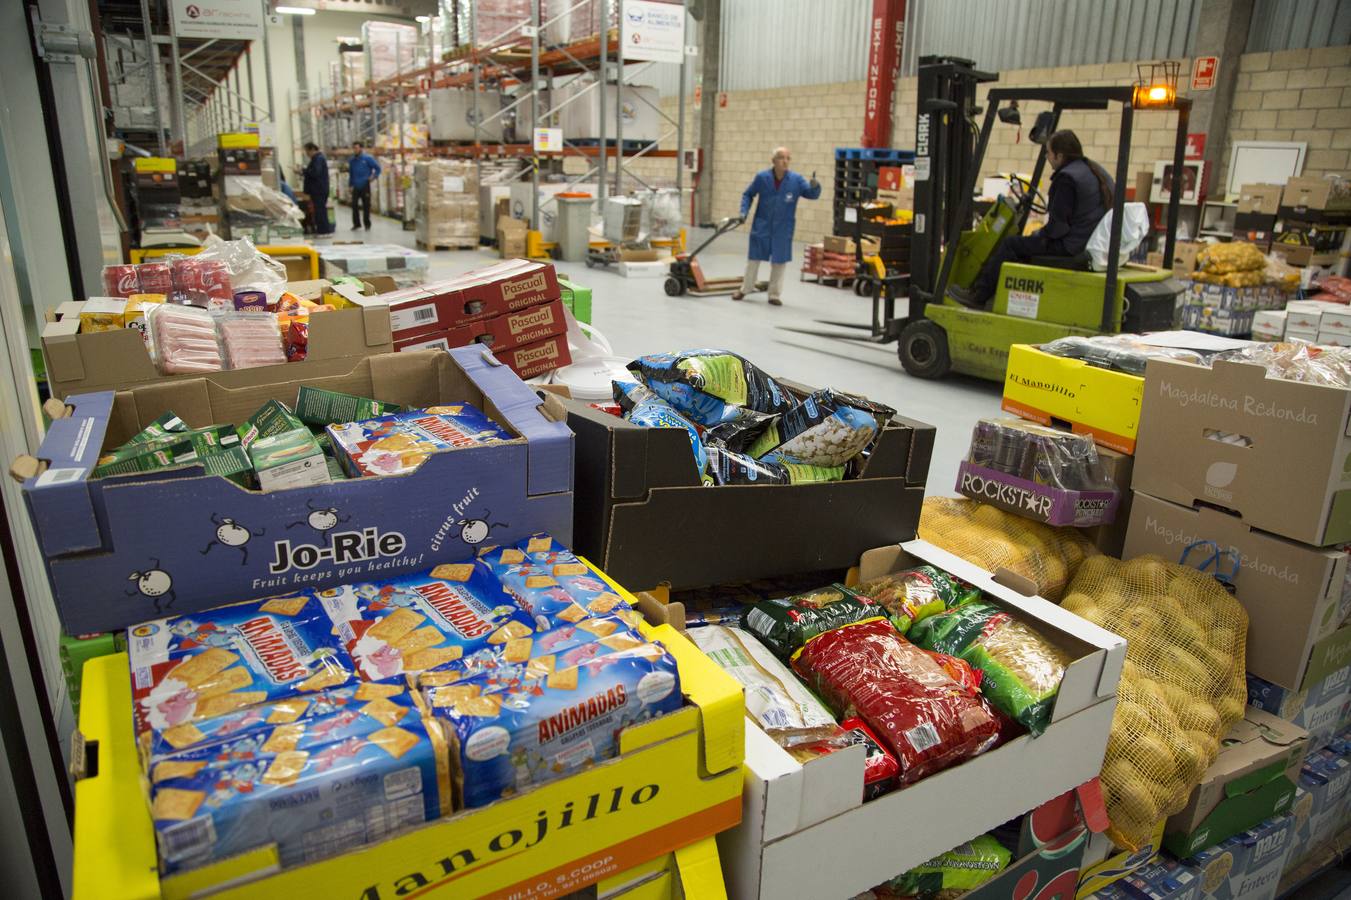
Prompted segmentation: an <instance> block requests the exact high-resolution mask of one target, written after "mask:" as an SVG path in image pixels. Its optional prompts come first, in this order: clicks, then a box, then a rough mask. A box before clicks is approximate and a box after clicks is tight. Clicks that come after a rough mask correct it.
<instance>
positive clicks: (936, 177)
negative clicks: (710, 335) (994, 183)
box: [784, 56, 1191, 381]
mask: <svg viewBox="0 0 1351 900" xmlns="http://www.w3.org/2000/svg"><path fill="white" fill-rule="evenodd" d="M1146 68H1148V70H1149V71H1148V74H1146V73H1145V69H1146ZM1177 70H1178V67H1177V63H1167V62H1164V63H1153V64H1147V66H1142V67H1141V73H1140V74H1141V77H1140V79H1139V81H1138V82H1137V83H1136V84H1134V85H1121V86H1117V85H1104V86H1098V87H1051V88H1024V87H1011V88H994V87H992V88H990V90H989V93H988V95H987V102H988V104H989V105H988V108H987V109H986V110H985V119H984V122H983V123H982V124H981V125H980V126H979V127H978V126H977V124H976V117H977V116H978V115H979V114H980V112H981V110H980V109H979V108H978V107H977V106H976V89H977V85H980V84H983V83H987V82H994V81H998V78H999V77H998V75H996V74H994V73H990V72H982V71H979V70H977V69H976V68H975V64H974V63H973V62H972V61H971V60H968V59H961V58H958V57H946V56H925V57H921V58H920V66H919V73H918V74H919V97H920V101H919V114H918V116H917V117H916V122H915V217H914V226H913V232H912V236H911V245H910V271H909V272H907V273H901V274H888V275H885V276H879V275H875V274H872V273H862V274H863V275H864V277H866V278H867V282H868V283H867V287H868V290H869V293H870V295H871V297H872V307H873V309H872V321H871V322H870V323H868V324H858V323H850V322H828V321H821V323H820V324H823V325H831V326H835V327H837V328H849V329H854V330H855V331H854V333H850V332H839V331H822V330H816V329H807V328H785V329H784V330H786V331H795V332H799V333H802V334H811V335H817V336H822V337H831V338H838V339H841V340H848V341H858V342H864V343H873V344H887V343H890V342H892V341H896V342H897V355H898V356H899V357H900V360H901V364H902V366H904V368H905V370H906V372H908V373H909V374H911V375H914V376H916V377H920V378H942V377H943V376H945V375H947V374H948V373H949V372H952V371H956V372H962V373H966V374H969V375H975V376H977V377H981V378H987V379H991V380H995V381H1003V379H1004V372H1005V369H1006V367H1007V363H1008V351H1009V347H1010V346H1011V345H1013V344H1042V343H1046V342H1049V341H1052V340H1054V339H1056V338H1060V337H1065V336H1068V335H1094V334H1104V333H1105V334H1115V333H1120V332H1139V331H1153V330H1161V329H1167V328H1169V327H1171V325H1172V314H1173V307H1174V303H1175V301H1176V297H1177V295H1178V294H1179V293H1180V292H1181V291H1182V290H1183V285H1182V284H1181V283H1180V282H1178V281H1176V280H1174V279H1173V278H1172V277H1171V276H1172V266H1173V250H1174V242H1175V239H1176V238H1175V234H1176V229H1177V218H1178V202H1179V198H1180V197H1181V195H1182V169H1183V157H1184V153H1185V149H1186V140H1187V122H1188V114H1189V112H1190V110H1191V101H1190V100H1187V99H1185V98H1182V97H1178V96H1177ZM1018 102H1037V103H1049V104H1051V110H1050V113H1049V114H1046V113H1043V114H1042V115H1043V116H1047V118H1046V120H1045V121H1044V122H1042V123H1039V124H1040V125H1041V126H1042V127H1041V128H1040V129H1038V130H1040V131H1042V132H1043V133H1044V134H1046V135H1050V134H1051V133H1053V132H1054V131H1055V130H1056V129H1057V128H1058V127H1059V122H1060V115H1061V113H1062V112H1063V111H1065V110H1106V109H1108V108H1109V106H1111V105H1112V104H1114V103H1119V104H1121V132H1120V139H1119V144H1118V150H1117V160H1116V173H1115V180H1116V187H1117V189H1116V191H1115V195H1114V198H1113V204H1112V222H1111V228H1110V232H1109V235H1110V236H1109V242H1108V264H1107V269H1106V271H1105V272H1094V271H1091V270H1090V269H1089V266H1088V258H1087V254H1081V255H1080V256H1078V257H1042V258H1038V259H1035V260H1033V261H1031V262H1030V263H1005V264H1004V266H1003V267H1002V268H1001V270H1000V279H999V288H998V291H997V293H996V294H995V298H994V304H993V308H992V309H989V310H977V309H969V308H967V307H964V306H960V305H959V304H957V303H956V301H954V300H952V299H951V298H949V297H948V296H947V286H948V285H949V284H956V285H961V286H963V287H966V286H969V285H970V284H971V282H972V281H973V280H974V279H975V277H976V275H977V274H978V273H979V271H980V268H981V266H982V265H983V264H984V262H985V260H986V259H987V258H988V257H989V254H990V253H991V252H993V250H994V249H995V247H997V246H998V244H999V242H1000V241H1001V240H1003V238H1004V237H1006V236H1008V235H1012V234H1022V233H1023V230H1024V228H1025V227H1026V225H1027V220H1028V216H1029V215H1030V214H1031V213H1032V212H1033V211H1034V210H1040V211H1044V210H1045V204H1044V201H1042V200H1041V196H1040V194H1039V193H1038V191H1037V190H1036V186H1037V185H1038V184H1039V183H1040V181H1041V176H1042V173H1043V172H1044V171H1045V167H1046V153H1047V151H1046V146H1045V144H1044V143H1043V144H1042V145H1041V148H1040V150H1039V152H1038V154H1037V162H1036V166H1035V167H1034V169H1033V171H1032V177H1031V179H1030V184H1031V187H1030V188H1029V187H1026V186H1024V185H1022V184H1021V183H1019V182H1018V181H1017V180H1015V181H1014V182H1012V183H1011V187H1010V193H1011V194H1012V195H1013V196H1012V197H1000V198H999V200H998V202H996V203H995V204H994V205H993V206H992V207H991V208H990V210H989V211H988V212H987V213H986V214H985V216H983V217H982V218H981V220H980V221H979V223H976V224H974V226H973V224H972V213H971V209H972V199H973V197H974V195H975V192H976V180H977V178H978V176H979V174H980V167H981V162H982V160H983V159H984V157H985V150H986V148H987V146H988V145H989V140H990V133H991V131H992V130H993V127H994V123H995V119H996V117H997V118H998V119H999V120H1000V121H1002V122H1005V123H1007V124H1020V119H1019V115H1018V113H1017V104H1018ZM1005 104H1007V105H1006V106H1005ZM1001 107H1002V108H1001ZM1137 109H1138V110H1150V109H1161V110H1176V111H1177V114H1178V116H1177V136H1176V140H1175V143H1174V148H1173V167H1172V169H1173V185H1172V189H1171V192H1170V197H1169V203H1168V220H1167V221H1168V227H1167V233H1166V236H1165V246H1164V259H1163V268H1162V269H1155V268H1152V267H1148V266H1136V265H1133V264H1128V265H1127V266H1122V265H1120V262H1119V259H1118V257H1119V255H1120V254H1119V250H1120V247H1121V221H1122V210H1123V208H1124V206H1125V184H1126V179H1127V175H1128V172H1129V162H1130V140H1131V125H1132V121H1133V115H1134V112H1135V111H1136V110H1137ZM846 212H847V213H848V212H851V211H849V210H847V211H846ZM855 215H856V216H857V212H856V211H855ZM855 229H856V240H857V238H858V235H859V234H861V232H862V223H861V222H857V221H856V222H855ZM898 300H905V301H907V306H908V309H907V314H906V315H905V316H897V315H896V304H897V301H898ZM857 331H863V332H866V334H858V333H857Z"/></svg>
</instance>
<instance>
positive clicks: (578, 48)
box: [293, 0, 688, 230]
mask: <svg viewBox="0 0 1351 900" xmlns="http://www.w3.org/2000/svg"><path fill="white" fill-rule="evenodd" d="M585 2H586V0H577V2H574V3H572V4H571V5H570V6H568V7H566V8H565V9H563V10H561V11H559V12H557V13H555V14H554V15H553V16H552V17H551V18H549V19H545V20H541V14H540V3H539V2H534V3H532V4H531V6H532V9H531V15H530V17H529V18H528V19H523V20H521V21H519V22H517V23H516V24H514V25H512V26H511V27H510V28H508V29H507V30H506V31H504V32H503V33H502V34H500V35H497V36H495V37H492V38H490V39H488V40H485V41H483V42H481V43H480V44H476V45H468V46H464V47H461V48H458V49H456V50H454V51H451V52H449V53H447V54H445V58H444V59H441V60H437V61H433V62H431V63H430V64H428V65H426V66H422V67H419V68H416V69H413V70H410V71H407V72H402V73H399V74H397V75H395V76H394V77H391V78H387V79H383V80H379V81H374V82H370V83H367V84H365V85H361V86H358V87H352V88H348V89H345V90H338V91H336V92H335V93H333V94H332V95H331V96H328V97H324V98H320V99H317V100H314V101H311V102H307V103H303V104H300V105H298V106H297V107H296V108H295V110H294V111H293V115H294V116H295V117H296V119H297V120H298V124H300V126H301V127H299V128H297V129H296V133H297V134H299V133H302V132H308V133H310V134H313V135H316V138H315V140H316V142H317V143H319V144H320V145H321V146H323V147H324V149H325V152H326V153H328V154H329V156H330V158H333V159H341V158H343V156H345V155H346V154H347V152H348V148H349V147H350V146H351V143H352V141H354V140H362V141H363V143H365V144H366V146H367V147H368V148H369V147H373V145H374V143H375V141H376V140H377V138H378V137H379V135H380V134H381V133H382V131H384V130H385V129H388V128H389V126H390V125H394V126H395V133H396V135H397V137H398V139H399V147H398V148H397V149H394V148H388V149H386V150H385V152H387V153H395V154H397V158H398V160H399V163H400V169H401V170H402V169H403V168H404V165H405V164H406V163H407V162H408V161H409V160H416V159H421V158H446V157H454V158H466V159H475V160H479V161H482V160H485V159H490V158H499V157H500V158H516V159H524V160H528V161H529V162H530V172H531V178H532V181H533V183H534V185H535V194H534V203H533V208H534V215H533V218H532V221H531V227H532V229H534V230H538V228H539V219H538V216H539V209H540V207H541V200H540V194H539V176H540V173H541V170H542V169H543V168H544V167H545V166H549V167H551V168H553V169H554V170H561V167H562V166H561V161H562V159H563V158H564V157H581V158H584V159H589V160H593V161H594V162H593V164H591V165H589V166H588V167H587V171H586V172H584V173H582V174H581V175H576V176H572V177H570V178H569V179H568V183H569V185H573V184H580V183H584V182H589V181H590V180H592V179H593V178H596V177H597V176H599V178H597V187H598V191H597V193H598V196H597V203H598V204H599V205H603V204H604V202H605V198H606V196H607V194H608V193H611V192H613V193H622V192H623V184H624V179H625V177H626V176H627V177H629V178H631V179H633V180H634V181H636V182H638V183H639V184H642V185H644V186H645V187H648V186H650V185H648V183H647V182H646V181H644V180H643V178H642V177H641V176H639V175H638V174H637V173H636V172H634V171H633V169H632V167H631V163H632V162H633V161H635V160H637V159H641V158H649V159H672V160H675V161H676V162H675V173H674V174H675V177H674V181H675V185H676V189H677V191H681V190H683V188H684V170H683V167H682V165H681V162H680V160H681V157H682V156H683V150H684V148H685V122H684V85H685V81H686V78H685V75H686V66H687V64H688V63H687V61H686V58H685V57H682V61H681V63H680V85H681V87H680V103H679V105H678V111H677V115H676V116H675V117H672V116H670V115H667V114H666V113H665V112H664V111H662V110H661V109H660V108H659V107H656V106H655V105H653V104H651V103H649V102H648V100H647V98H645V97H642V96H641V95H638V94H633V95H632V96H634V97H635V98H636V99H637V101H638V102H642V103H647V104H648V105H649V106H652V108H653V109H654V110H655V111H656V112H657V114H658V115H659V116H660V117H661V118H662V119H663V120H664V121H665V123H666V125H665V126H664V127H663V130H662V133H661V134H660V135H659V136H658V138H657V140H656V141H654V142H652V143H650V144H646V145H644V146H640V147H631V146H629V145H628V144H627V143H626V142H625V141H624V137H623V123H622V115H621V110H622V103H623V98H624V97H625V93H624V88H625V87H626V86H629V85H632V84H633V79H634V78H635V77H636V76H638V75H640V74H641V73H642V72H644V71H647V69H648V68H649V67H651V66H653V65H656V63H653V62H640V61H630V60H627V59H625V58H624V53H623V47H624V24H623V17H622V16H621V17H619V20H618V21H619V24H618V27H617V28H606V29H604V30H603V31H602V26H604V25H606V24H607V23H608V21H609V19H610V11H611V9H612V7H613V4H615V3H618V2H620V0H602V2H601V3H600V5H599V7H598V13H599V14H598V20H599V21H597V22H596V25H597V31H596V33H595V34H593V35H591V36H590V37H587V38H584V39H582V40H578V41H574V42H570V43H567V44H564V45H556V46H548V45H546V44H545V42H544V39H543V35H544V34H545V33H546V31H547V30H548V29H549V27H550V26H551V25H552V24H553V23H554V22H555V21H557V20H558V19H560V18H562V17H563V16H567V15H570V14H571V13H572V12H573V11H574V10H576V9H577V8H579V7H581V6H583V5H584V3H585ZM682 6H683V4H682ZM480 8H489V4H488V2H487V0H470V2H469V3H468V16H469V23H470V28H469V30H470V33H471V35H472V34H476V24H477V16H478V12H479V10H480ZM602 34H603V35H604V36H603V37H602ZM586 76H591V81H590V83H589V84H588V85H587V86H586V87H584V88H583V89H582V90H580V91H578V92H577V93H575V94H573V95H572V96H571V97H569V98H567V99H566V100H564V101H562V102H560V103H558V104H555V105H551V106H547V107H546V103H548V102H549V98H550V97H551V96H552V93H551V91H549V90H548V88H549V87H552V86H553V85H554V82H555V79H559V78H568V77H586ZM606 82H609V83H611V84H614V85H615V86H616V88H615V91H616V99H617V102H616V103H615V104H614V105H615V107H616V108H615V109H614V110H613V112H612V113H607V110H606V109H605V105H606V94H607V91H604V90H597V88H598V87H599V86H600V85H601V84H602V83H606ZM523 85H524V86H525V89H524V90H520V89H521V86H523ZM490 86H491V87H494V88H496V89H500V90H503V91H505V90H507V89H515V90H520V93H518V94H516V95H515V96H514V97H512V98H511V100H510V102H508V103H507V104H505V105H504V106H503V108H502V109H501V110H498V111H497V112H494V113H493V114H492V115H489V116H486V117H480V115H479V109H478V101H479V98H480V96H481V94H482V92H483V91H484V90H485V89H486V88H488V87H490ZM438 88H460V89H468V90H469V91H470V94H471V98H472V101H473V107H472V113H471V118H472V120H473V122H474V130H475V135H476V139H475V140H474V141H471V142H464V143H459V144H430V142H429V145H428V146H426V147H417V148H411V147H407V146H406V145H405V144H404V137H405V134H404V126H405V124H406V123H408V122H410V121H412V117H413V116H425V115H427V105H428V104H427V102H426V100H427V98H428V96H429V94H430V92H431V91H432V90H434V89H438ZM586 98H592V100H594V102H597V103H598V104H599V106H600V109H599V122H600V135H599V140H598V141H597V142H596V143H595V144H579V143H577V142H575V141H568V140H566V138H565V140H564V145H563V148H562V150H561V151H558V152H551V153H537V152H536V151H535V150H534V147H533V144H532V143H531V142H522V141H515V142H508V141H498V140H487V139H484V138H483V137H481V136H480V135H481V134H482V132H483V130H484V128H485V127H486V126H488V125H490V124H492V123H493V122H494V121H495V120H497V119H498V118H499V117H502V116H506V115H508V114H510V113H511V112H513V111H515V110H522V109H524V108H526V107H527V104H528V108H529V110H530V115H529V119H530V121H531V122H536V123H547V122H550V121H555V120H556V119H555V117H556V115H557V114H558V113H559V112H560V111H561V110H562V109H563V108H564V107H565V106H567V105H570V104H572V103H577V102H590V101H588V100H587V99H586ZM417 100H421V101H422V103H420V104H419V105H418V108H417V109H416V110H410V102H411V101H417ZM611 116H612V118H611ZM424 122H425V119H424ZM611 128H613V132H611V131H610V129H611ZM518 137H519V136H518ZM672 137H674V138H675V142H676V149H675V150H670V149H660V145H661V144H662V143H664V142H667V141H669V140H670V139H671V138H672ZM620 147H624V149H623V151H622V152H621V151H620V149H619V148H620ZM611 159H614V160H615V161H616V162H615V165H614V167H613V171H612V170H611V167H610V165H609V160H611ZM480 168H481V167H480ZM550 202H551V198H546V199H545V200H544V201H543V204H544V205H547V204H548V203H550Z"/></svg>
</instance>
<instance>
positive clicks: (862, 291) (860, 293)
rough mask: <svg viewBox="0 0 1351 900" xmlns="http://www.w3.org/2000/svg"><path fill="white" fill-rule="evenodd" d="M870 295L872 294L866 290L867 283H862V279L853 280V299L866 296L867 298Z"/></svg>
mask: <svg viewBox="0 0 1351 900" xmlns="http://www.w3.org/2000/svg"><path fill="white" fill-rule="evenodd" d="M870 293H872V292H871V291H869V290H868V283H867V282H866V281H864V280H863V279H862V278H855V279H854V296H855V297H866V296H868V295H869V294H870Z"/></svg>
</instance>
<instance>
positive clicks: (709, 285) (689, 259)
mask: <svg viewBox="0 0 1351 900" xmlns="http://www.w3.org/2000/svg"><path fill="white" fill-rule="evenodd" d="M744 221H745V219H743V218H741V217H740V216H728V217H727V218H725V219H722V220H720V221H719V222H718V224H717V226H716V227H715V228H714V229H713V233H712V234H710V235H709V236H708V239H707V240H705V241H704V242H703V243H702V244H700V245H699V246H698V247H695V248H694V250H693V251H691V252H689V253H677V254H676V257H675V259H673V260H671V272H670V274H669V275H667V276H666V282H665V284H664V285H663V287H664V288H665V290H666V296H668V297H680V296H683V295H685V294H689V295H690V296H691V297H716V296H718V295H720V294H733V293H736V291H737V289H738V288H740V287H741V278H740V277H734V278H708V277H706V276H705V275H704V270H703V269H702V268H701V267H700V266H699V260H698V256H699V254H700V253H702V252H703V251H704V249H705V248H706V247H708V245H709V244H711V243H713V242H714V241H716V240H717V239H718V238H720V237H722V236H723V235H724V234H726V233H727V232H729V231H732V230H734V229H736V228H737V227H739V226H740V225H741V224H742V223H743V222H744ZM755 289H756V290H757V291H763V290H768V289H769V282H768V281H757V282H756V283H755Z"/></svg>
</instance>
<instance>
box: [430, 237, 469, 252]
mask: <svg viewBox="0 0 1351 900" xmlns="http://www.w3.org/2000/svg"><path fill="white" fill-rule="evenodd" d="M417 247H418V249H419V250H423V251H426V252H428V253H430V252H431V251H433V250H477V249H478V240H477V239H475V240H470V239H469V238H465V239H464V240H462V241H457V242H455V243H451V244H428V243H424V242H423V241H421V240H418V241H417Z"/></svg>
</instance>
